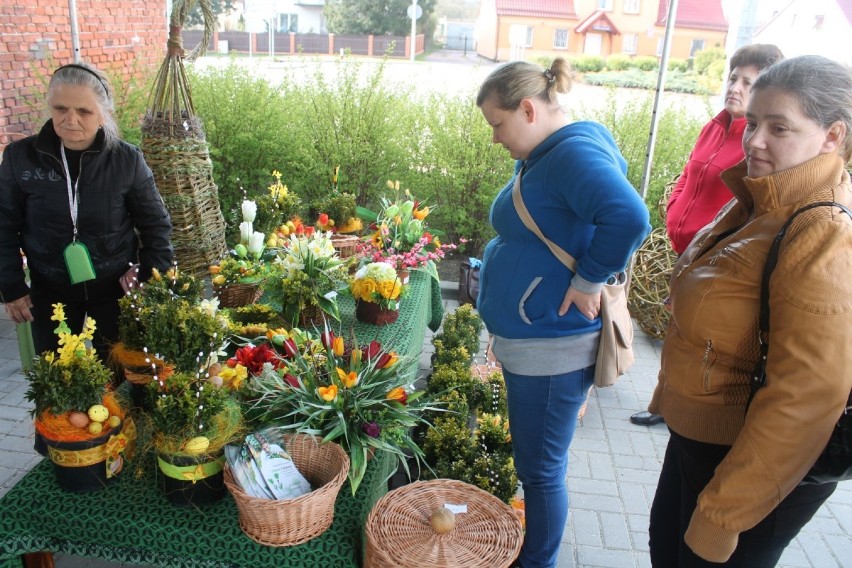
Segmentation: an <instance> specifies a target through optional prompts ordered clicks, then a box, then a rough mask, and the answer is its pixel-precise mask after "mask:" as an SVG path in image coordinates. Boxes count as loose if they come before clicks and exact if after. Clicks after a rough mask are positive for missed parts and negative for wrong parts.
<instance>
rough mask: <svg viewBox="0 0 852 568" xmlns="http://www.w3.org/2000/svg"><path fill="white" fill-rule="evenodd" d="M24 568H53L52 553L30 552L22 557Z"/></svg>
mask: <svg viewBox="0 0 852 568" xmlns="http://www.w3.org/2000/svg"><path fill="white" fill-rule="evenodd" d="M22 559H23V561H24V568H54V563H53V553H52V552H31V553H30V554H24V555H23V557H22Z"/></svg>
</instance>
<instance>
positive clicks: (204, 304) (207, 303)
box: [198, 298, 219, 317]
mask: <svg viewBox="0 0 852 568" xmlns="http://www.w3.org/2000/svg"><path fill="white" fill-rule="evenodd" d="M198 310H199V311H200V312H202V313H203V314H206V315H208V316H211V317H215V316H216V312H217V311H219V298H213V299H212V300H201V302H200V303H199V304H198Z"/></svg>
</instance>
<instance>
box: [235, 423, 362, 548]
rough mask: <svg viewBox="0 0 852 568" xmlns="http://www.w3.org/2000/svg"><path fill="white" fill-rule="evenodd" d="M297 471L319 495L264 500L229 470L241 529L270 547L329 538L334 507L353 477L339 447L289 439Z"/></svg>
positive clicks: (299, 437)
mask: <svg viewBox="0 0 852 568" xmlns="http://www.w3.org/2000/svg"><path fill="white" fill-rule="evenodd" d="M283 440H284V446H285V448H286V450H287V452H288V453H289V454H290V456H291V457H292V458H293V462H294V463H295V464H296V469H298V470H299V472H300V473H301V474H302V475H304V476H305V478H306V479H307V480H308V482H310V484H311V487H312V488H313V491H311V492H310V493H308V494H307V495H302V496H301V497H297V498H296V499H285V500H281V501H278V500H274V499H261V498H258V497H252V496H250V495H247V494H246V493H245V492H244V491H243V490H242V489H241V488H240V486H239V485H238V484H237V483H236V481H234V477H233V475H232V474H231V470H230V468H229V467H228V466H227V465H226V466H225V485H226V486H227V487H228V490H229V491H230V492H231V495H233V496H234V502H236V504H237V511H238V512H239V518H240V528H241V529H243V532H244V533H246V535H248V537H249V538H250V539H252V540H253V541H255V542H258V543H260V544H264V545H266V546H294V545H296V544H302V543H303V542H307V541H309V540H311V539H312V538H316V537H318V536H319V535H321V534H322V533H324V532H325V531H326V530H327V529H328V527H330V526H331V523H332V521H333V520H334V502H335V501H336V500H337V494H338V492H340V488H341V487H342V486H343V482H344V481H346V474H347V473H348V472H349V456H348V455H346V452H344V451H343V448H341V447H340V446H339V445H338V444H336V443H334V442H326V443H321V442H320V440H319V438H315V437H313V436H308V435H306V434H287V435H284V436H283Z"/></svg>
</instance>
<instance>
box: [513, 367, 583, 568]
mask: <svg viewBox="0 0 852 568" xmlns="http://www.w3.org/2000/svg"><path fill="white" fill-rule="evenodd" d="M594 374H595V367H594V365H592V366H591V367H587V368H585V369H580V370H579V371H573V372H571V373H565V374H563V375H552V376H549V377H529V376H524V375H515V374H513V373H510V372H508V371H507V370H506V369H503V377H504V378H505V380H506V392H507V399H508V405H509V430H510V432H511V434H512V452H513V453H514V457H515V469H517V471H518V479H519V480H520V481H521V483H522V484H523V488H524V508H525V516H526V525H527V530H526V535H525V537H524V546H523V548H522V549H521V554H520V556H519V557H518V560H519V562H520V565H521V566H522V567H523V568H540V567H541V568H544V567H548V568H553V567H554V566H556V559H557V556H558V554H559V544H560V542H561V540H562V533H563V532H564V530H565V523H566V521H567V519H568V488H567V487H566V485H565V474H566V472H567V470H568V446H569V445H570V444H571V439H572V438H573V437H574V428H575V426H576V425H577V413H578V412H579V410H580V407H581V406H582V405H583V403H584V402H585V401H586V397H587V396H588V393H589V389H590V388H591V386H592V384H593V381H594Z"/></svg>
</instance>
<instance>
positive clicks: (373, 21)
mask: <svg viewBox="0 0 852 568" xmlns="http://www.w3.org/2000/svg"><path fill="white" fill-rule="evenodd" d="M417 3H418V5H419V6H420V7H421V8H422V9H423V16H421V17H420V19H419V20H418V21H417V24H418V29H417V31H418V33H422V34H425V35H426V37H429V36H430V35H431V33H432V31H433V30H432V29H426V28H427V27H432V28H433V29H434V20H433V19H431V18H428V17H427V16H428V15H429V14H431V13H432V12H433V11H434V9H435V0H418V2H417ZM409 6H411V0H326V3H325V12H324V13H325V18H326V22H327V26H328V31H329V32H332V33H335V34H373V35H407V34H409V33H411V19H410V18H409V17H408V13H407V10H408V7H409ZM430 22H431V26H430Z"/></svg>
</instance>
